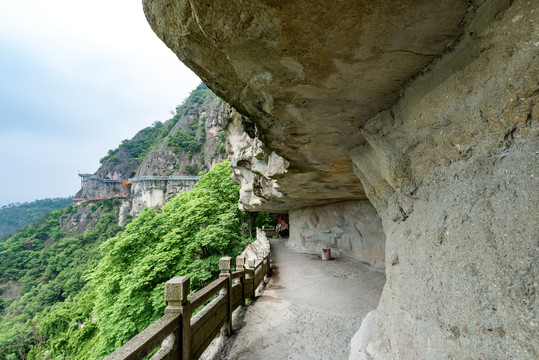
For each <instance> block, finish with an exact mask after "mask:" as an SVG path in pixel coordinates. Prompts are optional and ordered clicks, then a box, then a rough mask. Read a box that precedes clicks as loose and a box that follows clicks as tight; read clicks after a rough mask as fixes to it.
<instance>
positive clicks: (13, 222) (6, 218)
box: [0, 197, 73, 241]
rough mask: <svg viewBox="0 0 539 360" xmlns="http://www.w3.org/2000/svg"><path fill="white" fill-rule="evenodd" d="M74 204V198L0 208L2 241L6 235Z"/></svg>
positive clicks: (38, 201) (37, 201) (39, 201)
mask: <svg viewBox="0 0 539 360" xmlns="http://www.w3.org/2000/svg"><path fill="white" fill-rule="evenodd" d="M71 203H73V198H72V197H67V198H54V199H43V200H36V201H32V202H25V203H23V204H21V203H12V204H8V205H4V206H2V207H0V241H1V239H2V237H4V236H5V235H7V234H9V233H12V232H13V231H15V230H17V229H18V228H21V227H23V226H26V225H30V224H31V223H33V222H34V221H36V220H39V219H40V218H41V217H42V216H44V215H46V214H48V213H50V212H51V211H53V210H58V209H62V208H64V207H66V206H67V205H69V204H71Z"/></svg>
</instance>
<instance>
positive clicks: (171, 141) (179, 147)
mask: <svg viewBox="0 0 539 360" xmlns="http://www.w3.org/2000/svg"><path fill="white" fill-rule="evenodd" d="M166 144H167V147H169V148H171V149H172V150H174V151H176V152H181V151H185V152H187V153H191V154H195V153H198V152H200V149H202V143H201V142H200V141H198V140H197V138H195V137H194V136H193V135H191V134H189V133H186V132H183V131H181V130H178V131H177V132H175V133H174V134H172V135H170V136H169V137H168V138H167V143H166Z"/></svg>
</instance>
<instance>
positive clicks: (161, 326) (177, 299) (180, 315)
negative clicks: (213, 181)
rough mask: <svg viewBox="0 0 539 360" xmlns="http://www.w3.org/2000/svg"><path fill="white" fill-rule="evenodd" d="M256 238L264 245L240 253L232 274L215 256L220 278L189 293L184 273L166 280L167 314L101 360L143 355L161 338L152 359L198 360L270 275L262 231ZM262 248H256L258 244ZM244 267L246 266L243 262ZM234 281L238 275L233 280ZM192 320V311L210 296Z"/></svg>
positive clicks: (224, 260) (229, 328)
mask: <svg viewBox="0 0 539 360" xmlns="http://www.w3.org/2000/svg"><path fill="white" fill-rule="evenodd" d="M257 242H260V243H261V244H262V249H263V250H262V254H260V251H259V252H258V253H257V252H255V254H256V256H257V259H256V261H255V260H254V259H253V258H250V259H249V260H248V261H247V264H246V261H245V258H244V257H242V256H238V257H237V258H236V271H234V272H231V271H230V269H231V258H229V257H224V258H221V260H219V270H220V271H221V273H220V275H219V278H218V279H216V280H214V281H213V282H212V283H211V284H209V285H207V286H205V287H204V288H203V289H200V290H199V291H197V292H196V293H194V294H193V295H191V296H188V294H189V291H190V279H189V277H187V276H180V277H175V278H172V279H171V280H169V281H167V283H166V284H165V300H166V301H167V303H168V306H167V308H166V309H165V315H164V316H163V317H161V318H160V319H159V320H157V321H156V322H154V323H153V324H151V325H150V326H149V327H148V328H146V329H145V330H144V331H142V332H141V333H140V334H138V335H136V336H135V337H134V338H132V339H131V340H129V341H128V342H127V343H126V344H124V345H123V346H122V347H120V348H119V349H117V350H116V351H115V352H113V353H112V354H110V355H109V356H108V357H106V358H105V360H135V359H143V358H144V357H146V356H147V355H148V354H150V353H151V352H152V351H153V350H154V349H156V348H157V347H159V346H160V345H161V343H163V341H165V342H166V343H167V344H166V345H165V343H163V346H162V347H161V350H159V352H157V353H156V354H155V355H154V356H153V357H152V359H151V360H158V359H164V358H167V359H181V360H196V359H198V358H199V357H200V355H201V354H202V353H203V352H204V350H205V349H206V348H207V347H208V345H209V344H210V343H211V341H212V340H213V339H214V338H215V336H216V335H217V334H218V333H219V331H220V330H221V328H223V329H224V330H225V332H226V333H227V335H230V334H231V333H232V311H234V310H235V309H236V308H237V307H238V306H240V305H242V304H245V299H247V298H252V297H254V296H255V291H256V289H257V288H258V287H259V286H260V285H261V284H263V283H265V279H267V277H268V276H269V272H270V266H269V263H270V260H269V259H270V254H269V242H268V241H267V238H266V236H265V234H264V233H263V232H262V231H259V229H257ZM259 249H260V248H259ZM245 265H247V266H245ZM235 279H238V280H237V281H236V282H234V280H235ZM217 294H219V296H217V297H216V298H215V299H213V300H212V301H211V302H210V303H209V304H207V305H206V306H204V307H203V308H202V309H201V310H200V312H198V313H197V314H196V315H195V316H193V318H192V319H191V316H192V315H193V312H194V311H196V310H197V309H198V308H199V307H201V306H202V305H204V303H206V302H207V301H208V300H210V299H211V298H212V297H213V296H215V295H217Z"/></svg>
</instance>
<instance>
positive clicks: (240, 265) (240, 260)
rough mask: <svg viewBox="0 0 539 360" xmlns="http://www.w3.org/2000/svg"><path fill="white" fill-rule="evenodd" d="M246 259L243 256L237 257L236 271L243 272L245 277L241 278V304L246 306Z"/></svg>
mask: <svg viewBox="0 0 539 360" xmlns="http://www.w3.org/2000/svg"><path fill="white" fill-rule="evenodd" d="M244 265H245V258H244V257H243V256H237V257H236V271H243V275H242V276H241V277H240V283H241V304H242V305H245V269H244Z"/></svg>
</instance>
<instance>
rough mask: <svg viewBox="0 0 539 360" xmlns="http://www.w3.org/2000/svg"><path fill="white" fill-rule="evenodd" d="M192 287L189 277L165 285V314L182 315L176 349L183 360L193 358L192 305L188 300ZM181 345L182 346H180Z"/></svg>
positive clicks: (180, 277) (179, 278) (176, 335)
mask: <svg viewBox="0 0 539 360" xmlns="http://www.w3.org/2000/svg"><path fill="white" fill-rule="evenodd" d="M190 287H191V281H190V279H189V277H188V276H177V277H174V278H172V279H170V280H169V281H167V282H166V283H165V300H166V301H167V304H168V305H167V307H166V309H165V313H181V314H182V317H181V319H182V324H181V327H180V328H181V331H180V332H179V333H177V334H175V337H176V339H175V341H174V343H175V346H174V347H175V348H176V349H177V350H176V352H177V354H178V355H179V356H178V358H179V359H181V360H190V358H191V303H190V302H189V300H187V296H188V295H189V291H190ZM180 344H181V345H180Z"/></svg>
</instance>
